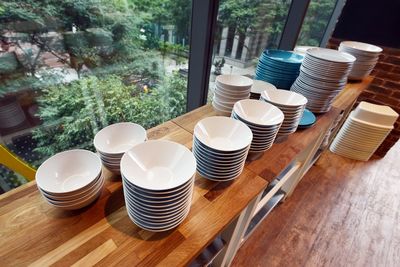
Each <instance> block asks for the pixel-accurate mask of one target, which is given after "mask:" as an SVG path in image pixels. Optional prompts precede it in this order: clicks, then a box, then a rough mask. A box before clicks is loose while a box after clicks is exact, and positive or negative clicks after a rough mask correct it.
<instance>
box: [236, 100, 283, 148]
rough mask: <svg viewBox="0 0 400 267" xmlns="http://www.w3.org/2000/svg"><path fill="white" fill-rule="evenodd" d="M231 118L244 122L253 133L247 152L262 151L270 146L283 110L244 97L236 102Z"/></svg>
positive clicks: (280, 121) (280, 122) (279, 125)
mask: <svg viewBox="0 0 400 267" xmlns="http://www.w3.org/2000/svg"><path fill="white" fill-rule="evenodd" d="M232 118H234V119H236V120H240V121H242V122H243V123H245V124H246V125H247V126H248V127H249V128H250V129H251V132H252V133H253V141H252V142H251V145H250V150H249V152H251V153H262V152H264V151H266V150H268V149H270V148H271V146H272V144H273V143H274V141H275V137H276V135H277V133H278V131H279V128H280V127H281V124H282V122H283V119H284V115H283V112H282V111H281V110H280V109H279V108H277V107H275V106H274V105H272V104H269V103H266V102H263V101H259V100H253V99H245V100H240V101H238V102H236V104H235V105H234V106H233V110H232Z"/></svg>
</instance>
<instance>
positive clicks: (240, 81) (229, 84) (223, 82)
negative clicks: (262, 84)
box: [215, 74, 253, 89]
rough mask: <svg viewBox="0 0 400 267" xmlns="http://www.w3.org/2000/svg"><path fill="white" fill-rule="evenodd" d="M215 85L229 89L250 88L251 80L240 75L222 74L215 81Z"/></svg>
mask: <svg viewBox="0 0 400 267" xmlns="http://www.w3.org/2000/svg"><path fill="white" fill-rule="evenodd" d="M215 81H216V83H217V85H220V86H221V87H224V88H229V89H235V88H237V89H243V88H250V87H251V86H252V85H253V80H252V79H250V78H248V77H246V76H242V75H234V74H224V75H219V76H217V78H216V79H215Z"/></svg>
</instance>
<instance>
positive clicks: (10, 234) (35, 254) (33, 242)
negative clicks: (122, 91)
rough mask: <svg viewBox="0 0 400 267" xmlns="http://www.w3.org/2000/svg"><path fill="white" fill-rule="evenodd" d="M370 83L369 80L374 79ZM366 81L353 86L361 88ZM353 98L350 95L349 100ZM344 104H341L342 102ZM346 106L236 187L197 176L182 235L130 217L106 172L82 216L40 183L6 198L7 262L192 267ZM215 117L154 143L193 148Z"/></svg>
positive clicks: (161, 132) (278, 147)
mask: <svg viewBox="0 0 400 267" xmlns="http://www.w3.org/2000/svg"><path fill="white" fill-rule="evenodd" d="M367 82H368V81H367ZM364 87H365V82H363V83H357V84H350V85H349V86H347V88H346V89H345V91H346V90H348V91H349V92H355V91H357V92H358V91H360V92H361V90H362V88H364ZM351 95H352V97H347V96H346V93H344V94H343V95H342V98H339V99H344V100H343V101H342V102H343V103H344V102H345V101H348V100H349V99H350V98H352V99H353V101H354V96H355V95H354V94H353V93H352V94H351ZM342 102H341V103H342ZM344 105H345V104H341V105H338V106H337V107H338V108H333V109H332V110H331V111H330V112H328V113H326V114H324V115H321V116H318V121H317V123H316V125H315V126H314V127H312V128H310V129H305V130H299V131H297V132H296V133H294V134H292V135H290V136H289V137H288V138H287V139H286V140H281V141H280V142H279V143H276V144H274V145H273V147H272V148H271V149H270V150H268V151H267V152H266V153H264V155H263V156H262V157H261V158H259V159H257V160H254V161H251V162H247V163H246V167H245V169H244V171H243V173H242V174H241V175H240V177H239V178H238V179H236V180H235V181H232V182H224V183H221V182H219V183H218V182H212V181H209V180H206V179H204V178H202V177H200V176H199V175H198V174H197V176H196V182H195V188H194V197H193V201H192V206H191V210H190V213H189V215H188V217H187V218H186V219H185V220H184V222H183V223H182V224H181V225H180V226H179V227H177V228H176V229H174V230H171V231H168V232H164V233H151V232H148V231H145V230H142V229H140V228H139V227H137V226H135V224H133V223H132V222H131V220H130V219H129V217H128V216H127V213H126V210H125V206H124V198H123V193H122V184H121V180H120V177H118V176H112V175H111V174H110V173H109V172H108V171H107V170H104V175H105V176H106V178H107V179H106V184H105V186H104V190H103V192H102V195H101V196H100V198H99V199H98V200H97V201H96V202H95V203H93V204H92V205H90V206H88V207H86V208H84V209H82V210H78V211H62V210H59V209H56V208H53V207H51V206H50V205H48V204H47V203H46V202H45V201H44V200H43V199H42V197H41V196H40V194H39V192H38V190H37V187H36V183H35V182H34V181H33V182H30V183H28V184H26V185H23V186H21V187H20V188H17V189H15V190H12V191H10V192H7V193H5V194H3V195H0V263H1V264H0V265H1V266H24V265H29V264H32V265H33V266H46V265H55V266H57V265H59V266H61V265H62V266H65V265H73V264H76V266H79V265H81V266H87V265H99V266H115V265H119V266H133V265H135V266H136V265H138V266H154V265H160V266H180V265H185V264H188V263H190V262H191V261H192V260H193V259H194V258H195V257H196V256H197V255H199V254H200V253H201V252H202V250H203V249H204V248H205V247H206V246H207V245H208V244H210V243H211V242H212V241H213V240H214V238H215V237H216V236H217V235H218V234H219V233H220V232H221V231H223V230H224V229H225V228H226V226H227V225H228V224H229V223H230V222H232V221H233V220H234V219H235V218H236V217H237V216H238V215H239V214H240V212H241V211H242V210H243V209H244V208H245V207H246V206H247V205H248V203H249V202H250V201H252V200H253V199H254V198H255V197H256V196H257V195H258V194H259V193H260V192H261V191H262V190H264V189H265V188H266V187H267V185H268V183H269V182H270V181H272V180H273V178H274V177H275V176H276V175H277V174H279V173H280V172H281V171H282V170H283V169H284V168H285V167H286V166H287V165H288V164H289V163H290V162H292V161H293V160H294V159H295V158H296V156H297V155H298V154H299V153H301V151H302V150H303V149H304V148H305V147H307V146H308V145H309V144H311V143H312V142H314V141H315V138H317V136H318V135H319V134H320V133H321V132H323V131H325V130H326V128H327V127H329V126H330V125H331V123H332V122H333V121H334V120H335V118H336V116H337V114H338V113H339V112H340V109H341V108H343V107H344ZM213 115H215V112H214V111H213V109H212V107H211V106H210V105H206V106H204V107H202V108H199V109H197V110H195V111H192V112H190V113H188V114H185V115H183V116H181V117H178V118H176V119H174V120H172V121H169V122H166V123H164V124H161V125H159V126H157V127H155V128H152V129H150V130H148V137H149V139H167V140H172V141H175V142H178V143H181V144H184V145H185V146H187V147H188V148H191V146H192V133H193V128H194V126H195V124H196V123H197V122H198V121H199V120H201V119H202V118H205V117H208V116H213Z"/></svg>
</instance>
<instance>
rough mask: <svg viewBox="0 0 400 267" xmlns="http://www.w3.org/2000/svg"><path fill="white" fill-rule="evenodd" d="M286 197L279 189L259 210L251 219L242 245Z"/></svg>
mask: <svg viewBox="0 0 400 267" xmlns="http://www.w3.org/2000/svg"><path fill="white" fill-rule="evenodd" d="M284 197H285V192H283V191H282V190H279V191H278V192H276V194H275V195H274V196H273V197H272V198H271V199H270V200H269V201H268V202H267V204H265V205H264V207H263V208H262V209H261V210H259V211H258V212H257V214H256V215H255V216H253V218H252V219H251V221H250V223H249V226H248V227H247V229H246V233H245V234H244V236H243V238H242V240H241V245H242V244H243V243H244V242H245V241H246V240H247V238H248V237H249V236H250V235H251V234H252V233H253V231H254V230H255V229H256V228H257V226H259V225H260V223H261V222H262V221H264V219H265V218H266V217H267V216H268V214H270V213H271V211H272V210H273V209H274V208H275V207H276V206H277V205H278V203H279V202H280V201H281V200H282V199H283V198H284Z"/></svg>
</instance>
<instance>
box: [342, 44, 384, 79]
mask: <svg viewBox="0 0 400 267" xmlns="http://www.w3.org/2000/svg"><path fill="white" fill-rule="evenodd" d="M339 51H342V52H347V53H349V54H351V55H353V56H355V57H356V59H357V60H356V61H355V62H354V65H353V68H352V70H351V72H350V74H349V79H354V80H361V79H363V78H364V77H367V76H368V75H369V74H370V73H371V71H372V70H373V69H374V67H375V64H376V63H377V62H378V60H379V55H380V53H381V52H382V48H380V47H379V46H375V45H371V44H366V43H360V42H353V41H345V42H341V43H340V46H339Z"/></svg>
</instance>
